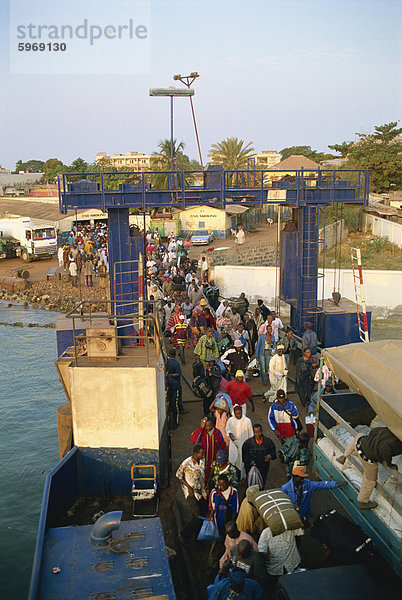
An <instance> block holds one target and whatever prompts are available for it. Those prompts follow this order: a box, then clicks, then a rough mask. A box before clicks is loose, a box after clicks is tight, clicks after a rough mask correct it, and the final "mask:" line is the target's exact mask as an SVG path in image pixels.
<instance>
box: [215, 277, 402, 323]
mask: <svg viewBox="0 0 402 600" xmlns="http://www.w3.org/2000/svg"><path fill="white" fill-rule="evenodd" d="M214 271H215V272H214V280H215V283H216V284H217V285H218V286H219V289H220V292H221V294H222V295H223V296H225V297H230V296H239V294H240V293H241V292H245V293H246V295H247V297H248V299H249V300H250V302H256V301H257V299H258V298H263V299H265V300H266V302H267V303H268V305H271V306H272V305H274V303H275V273H276V268H275V267H251V266H250V267H246V266H229V265H218V266H215V269H214ZM363 281H364V291H365V296H366V304H367V308H368V309H370V310H373V316H380V315H381V314H383V313H384V312H387V311H392V310H395V309H396V308H397V307H398V306H401V305H402V293H401V289H402V271H371V270H366V271H363ZM333 282H334V270H333V269H326V270H325V290H324V292H325V293H324V297H325V298H330V297H331V294H332V291H333ZM336 282H338V276H336ZM318 287H319V292H318V298H321V297H322V279H319V286H318ZM340 291H341V294H342V296H343V297H346V298H349V299H350V300H353V301H354V300H355V292H354V286H353V278H352V270H351V269H341V277H340Z"/></svg>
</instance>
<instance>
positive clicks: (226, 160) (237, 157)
mask: <svg viewBox="0 0 402 600" xmlns="http://www.w3.org/2000/svg"><path fill="white" fill-rule="evenodd" d="M252 143H253V142H249V143H248V144H246V145H245V144H244V141H243V140H239V139H238V138H237V137H231V138H226V139H225V140H222V141H221V142H218V143H217V144H212V146H211V150H210V151H209V152H208V156H209V158H210V159H211V162H212V163H214V164H221V165H222V166H223V168H224V169H226V170H229V171H230V170H232V169H247V161H248V159H249V158H251V156H252V155H253V154H254V153H255V150H254V148H253V147H252Z"/></svg>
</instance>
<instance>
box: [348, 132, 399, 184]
mask: <svg viewBox="0 0 402 600" xmlns="http://www.w3.org/2000/svg"><path fill="white" fill-rule="evenodd" d="M401 134H402V128H398V122H397V121H392V122H391V123H387V124H385V125H378V126H377V127H375V128H374V131H373V133H370V134H365V133H357V134H356V135H357V136H358V138H359V139H358V141H357V142H356V143H354V144H353V145H352V146H351V147H350V149H349V153H348V155H347V158H348V161H347V163H345V164H344V165H342V169H370V186H371V189H372V190H373V191H374V192H386V191H389V190H396V189H402V176H401V173H402V136H401ZM343 143H345V142H343Z"/></svg>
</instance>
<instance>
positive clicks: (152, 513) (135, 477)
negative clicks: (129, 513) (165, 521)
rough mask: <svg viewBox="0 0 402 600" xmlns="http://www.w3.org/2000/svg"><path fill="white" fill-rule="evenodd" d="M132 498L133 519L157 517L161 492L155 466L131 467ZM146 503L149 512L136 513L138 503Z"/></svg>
mask: <svg viewBox="0 0 402 600" xmlns="http://www.w3.org/2000/svg"><path fill="white" fill-rule="evenodd" d="M131 479H132V482H133V486H132V488H131V497H132V499H133V517H156V516H157V514H158V510H159V491H158V484H157V481H156V467H155V465H133V466H132V467H131ZM138 502H142V503H146V504H145V506H149V507H150V508H149V511H144V513H142V512H141V513H137V512H136V507H135V505H136V503H138Z"/></svg>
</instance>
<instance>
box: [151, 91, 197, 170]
mask: <svg viewBox="0 0 402 600" xmlns="http://www.w3.org/2000/svg"><path fill="white" fill-rule="evenodd" d="M149 95H150V96H164V97H169V98H170V169H171V171H172V172H173V170H174V168H173V98H175V97H177V96H189V97H190V99H191V96H194V90H193V89H192V88H190V86H189V87H188V88H187V89H182V88H176V87H173V86H172V87H168V88H151V89H150V90H149ZM172 177H173V173H172Z"/></svg>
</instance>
